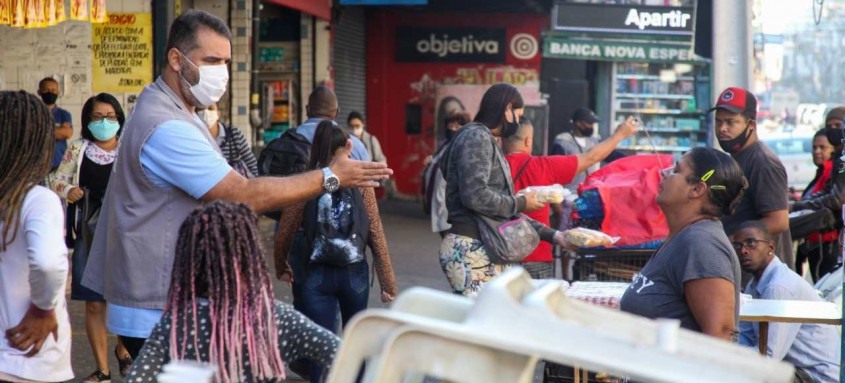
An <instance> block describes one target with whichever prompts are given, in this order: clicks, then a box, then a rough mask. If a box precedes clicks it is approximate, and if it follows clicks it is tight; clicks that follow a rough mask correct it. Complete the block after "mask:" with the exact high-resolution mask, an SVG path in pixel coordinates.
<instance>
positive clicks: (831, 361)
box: [731, 221, 840, 382]
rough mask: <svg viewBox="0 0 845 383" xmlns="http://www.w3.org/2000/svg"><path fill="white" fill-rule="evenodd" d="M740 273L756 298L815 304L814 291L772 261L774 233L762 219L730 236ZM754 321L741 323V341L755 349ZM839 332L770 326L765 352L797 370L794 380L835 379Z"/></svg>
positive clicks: (816, 326) (798, 325)
mask: <svg viewBox="0 0 845 383" xmlns="http://www.w3.org/2000/svg"><path fill="white" fill-rule="evenodd" d="M731 242H732V243H733V246H734V249H736V253H737V256H738V257H739V261H740V265H741V266H742V269H743V270H744V271H746V272H748V273H751V274H752V275H753V278H752V279H751V282H750V283H749V284H748V286H747V287H746V289H745V293H746V294H750V295H751V296H752V297H754V299H781V300H799V301H818V302H821V301H822V299H821V298H819V295H818V293H816V291H815V290H814V289H813V287H812V286H810V284H808V283H807V281H805V280H804V279H803V278H801V277H800V276H799V275H798V274H796V273H795V272H794V271H792V270H790V269H789V268H788V267H787V266H786V265H785V264H783V263H782V262H781V261H780V259H778V258H777V257H775V255H774V254H775V242H774V240H773V238H772V234H771V233H769V231H768V230H767V229H766V227H765V226H764V225H763V223H761V222H760V221H747V222H743V223H742V224H740V225H739V227H737V229H736V230H735V231H734V232H733V235H732V237H731ZM759 331H760V330H759V326H758V324H757V323H749V322H740V324H739V336H740V339H739V343H740V344H743V345H746V346H754V347H757V345H758V339H759V338H758V335H759ZM839 339H840V338H839V332H838V331H837V330H836V328H835V327H834V326H832V325H826V324H814V323H778V322H772V323H770V324H769V338H768V343H769V344H768V345H767V349H768V350H767V354H768V355H769V356H770V357H772V358H775V359H779V360H783V361H785V362H788V363H791V364H792V365H794V366H795V380H794V381H795V382H836V381H839V352H840V349H839V347H840V344H839Z"/></svg>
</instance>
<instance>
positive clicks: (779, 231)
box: [710, 87, 795, 279]
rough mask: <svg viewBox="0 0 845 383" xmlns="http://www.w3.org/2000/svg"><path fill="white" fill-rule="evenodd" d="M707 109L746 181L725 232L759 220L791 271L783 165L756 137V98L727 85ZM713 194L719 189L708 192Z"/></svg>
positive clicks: (721, 141) (725, 221) (724, 220)
mask: <svg viewBox="0 0 845 383" xmlns="http://www.w3.org/2000/svg"><path fill="white" fill-rule="evenodd" d="M710 111H716V117H715V118H714V121H715V131H716V137H717V138H718V139H719V146H720V147H722V150H724V151H726V152H728V153H730V154H731V156H732V157H733V158H734V160H736V162H737V163H739V166H740V167H741V168H742V171H743V173H745V178H746V179H747V180H748V189H746V190H745V194H744V195H743V197H742V201H740V203H739V206H737V208H736V211H735V212H734V214H733V215H730V216H726V217H724V218H722V224H723V225H724V226H725V231H726V232H727V233H729V234H730V233H732V232H733V231H734V230H736V228H737V227H738V226H739V225H740V224H741V223H743V222H745V221H753V220H759V221H762V222H763V224H764V225H766V229H768V231H769V232H770V233H772V235H773V236H774V240H775V243H776V245H777V246H776V249H777V250H776V251H777V253H778V258H780V260H781V261H783V263H785V264H786V265H787V266H789V268H790V269H793V270H794V269H795V257H794V255H793V254H792V237H791V236H790V234H789V201H788V199H787V191H788V189H789V188H788V186H787V181H786V168H784V167H783V164H782V163H781V162H780V159H779V158H778V157H777V155H775V153H774V152H772V150H771V149H770V148H769V147H768V146H766V144H764V143H763V142H762V141H760V140H759V139H758V138H757V98H756V97H754V94H752V93H751V92H750V91H748V90H747V89H743V88H739V87H730V88H727V89H725V90H724V91H722V93H721V94H720V95H719V98H718V99H717V100H716V106H714V107H713V108H711V109H710ZM716 193H719V191H718V190H713V191H711V194H716ZM711 198H718V196H711ZM743 279H745V278H743Z"/></svg>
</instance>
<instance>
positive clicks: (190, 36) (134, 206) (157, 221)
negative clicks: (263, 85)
mask: <svg viewBox="0 0 845 383" xmlns="http://www.w3.org/2000/svg"><path fill="white" fill-rule="evenodd" d="M230 60H231V31H230V30H229V28H228V26H227V25H226V23H225V22H224V21H223V20H221V19H219V18H217V17H216V16H214V15H212V14H210V13H208V12H204V11H200V10H190V11H187V12H184V13H182V14H181V15H180V16H179V17H177V18H176V19H175V20H174V21H173V24H172V25H171V27H170V34H169V36H168V39H167V47H166V54H165V65H164V67H163V69H162V74H161V76H160V77H159V78H158V79H157V80H156V81H155V82H154V83H153V84H150V85H149V86H147V87H146V88H145V89H144V91H143V92H141V94H140V95H139V97H138V102H137V104H136V106H135V109H134V112H133V114H132V115H131V116H130V118H129V119H127V121H126V124H125V126H124V133H123V134H122V135H121V138H120V151H119V153H118V157H117V160H116V161H115V164H114V169H113V171H112V175H111V177H110V178H109V186H108V189H107V191H106V196H105V198H104V201H103V206H102V208H101V213H100V220H99V221H98V225H97V229H96V234H95V235H94V243H93V244H92V246H91V252H90V254H89V258H88V263H87V264H86V267H85V274H84V276H83V278H82V284H83V285H84V286H86V287H88V288H90V289H92V290H94V291H96V292H99V293H101V294H103V295H104V296H105V298H106V300H107V301H108V323H107V324H108V328H109V330H110V331H111V332H113V333H115V334H117V335H118V336H119V337H120V339H121V340H122V341H123V344H124V345H125V346H126V348H127V350H128V351H129V353H130V355H131V356H132V357H133V358H135V357H137V355H138V353H139V352H140V349H141V347H142V346H143V344H144V342H145V338H147V337H148V336H149V335H150V332H151V331H152V329H153V327H154V326H155V325H156V323H158V321H159V319H160V317H161V315H162V310H163V309H164V308H165V306H166V304H167V299H168V296H169V289H170V285H171V280H170V272H171V269H172V267H173V261H174V257H175V254H176V251H177V250H176V248H175V246H176V239H177V233H178V229H179V226H180V225H181V223H182V221H184V219H185V217H187V215H188V214H190V212H191V211H192V210H194V209H196V208H197V207H200V206H201V205H202V204H203V203H204V202H210V201H215V200H225V201H231V202H238V203H243V204H246V205H247V206H249V207H250V208H252V209H253V210H255V211H256V212H259V213H260V212H265V211H270V210H278V209H280V208H282V207H284V206H287V205H290V204H293V203H297V202H302V201H307V200H309V199H311V198H314V197H316V196H318V195H320V194H321V193H323V192H325V191H334V190H337V189H338V188H339V187H374V186H377V185H378V181H379V180H382V179H385V178H387V177H388V176H389V174H390V173H391V171H390V170H389V169H387V168H386V166H385V165H383V164H379V163H373V162H369V161H367V162H363V161H356V160H353V159H351V157H353V154H352V151H353V144H352V142H347V145H346V147H345V148H343V149H342V150H344V153H349V154H347V155H339V156H338V158H337V159H336V160H335V161H334V162H333V163H332V164H329V166H327V167H325V168H323V169H320V170H313V171H308V172H304V173H301V174H297V175H293V176H289V177H256V178H249V179H247V178H244V177H243V176H241V175H240V174H239V173H238V172H236V171H233V170H232V168H231V167H230V166H229V165H228V163H227V162H226V159H225V158H224V157H223V155H222V154H221V152H220V149H219V148H218V147H217V145H216V142H215V141H214V138H213V137H211V135H210V133H209V132H208V129H207V127H206V126H205V124H204V123H203V122H202V121H201V120H200V119H199V118H198V117H197V115H196V109H197V108H205V107H207V106H208V105H211V104H213V103H214V102H217V101H219V99H220V98H221V97H222V96H223V94H224V93H225V91H226V90H227V89H228V79H229V76H228V67H227V64H228V63H229V61H230ZM312 136H313V133H312ZM359 145H360V146H361V147H363V144H360V143H359Z"/></svg>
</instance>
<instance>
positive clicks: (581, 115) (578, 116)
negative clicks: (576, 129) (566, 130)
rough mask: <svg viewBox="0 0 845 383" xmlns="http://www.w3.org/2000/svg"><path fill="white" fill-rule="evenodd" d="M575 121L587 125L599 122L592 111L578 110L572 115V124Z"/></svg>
mask: <svg viewBox="0 0 845 383" xmlns="http://www.w3.org/2000/svg"><path fill="white" fill-rule="evenodd" d="M575 121H585V122H587V123H589V124H595V123H597V122H599V117H598V116H596V114H595V113H594V112H593V111H592V110H589V109H587V108H580V109H578V110H576V111H575V113H572V122H575Z"/></svg>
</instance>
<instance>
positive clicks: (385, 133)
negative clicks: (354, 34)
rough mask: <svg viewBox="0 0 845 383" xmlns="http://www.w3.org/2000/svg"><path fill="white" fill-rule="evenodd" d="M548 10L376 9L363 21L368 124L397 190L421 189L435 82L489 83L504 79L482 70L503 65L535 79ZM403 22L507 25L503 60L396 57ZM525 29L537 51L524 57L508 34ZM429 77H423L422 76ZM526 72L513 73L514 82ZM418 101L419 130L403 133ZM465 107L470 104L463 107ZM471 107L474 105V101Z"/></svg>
mask: <svg viewBox="0 0 845 383" xmlns="http://www.w3.org/2000/svg"><path fill="white" fill-rule="evenodd" d="M548 22H549V17H548V15H538V14H466V13H463V14H435V13H421V12H415V13H410V12H406V11H398V10H378V11H374V12H373V13H371V14H369V15H368V21H367V129H368V131H370V132H371V133H373V134H375V135H376V137H378V138H379V141H380V142H381V143H382V148H383V149H384V152H385V155H386V157H387V160H388V164H389V165H390V167H391V168H392V169H393V170H394V172H395V180H396V186H397V189H398V191H399V192H400V193H401V194H405V195H419V194H420V174H421V173H422V170H423V160H424V159H425V157H426V156H428V155H430V154H432V153H433V152H434V150H435V149H436V147H435V145H436V144H435V137H434V114H435V110H434V109H435V108H436V105H435V99H434V98H435V95H434V94H435V88H436V86H437V85H438V84H474V85H479V84H493V83H495V82H500V81H502V78H501V77H499V78H498V79H493V78H491V79H487V78H485V77H487V72H486V70H489V69H499V70H501V68H503V67H510V68H513V69H514V71H515V72H519V73H522V74H524V73H526V70H528V71H527V72H529V73H532V74H533V76H532V75H529V76H528V77H532V78H528V80H529V81H533V82H535V83H536V82H537V81H539V73H540V60H541V56H542V52H541V51H542V43H541V40H540V32H541V31H543V30H547V29H548ZM400 26H407V27H420V28H425V27H479V28H506V29H507V37H506V40H505V44H504V46H503V47H501V48H502V49H504V50H505V51H506V52H507V53H506V59H505V63H504V64H489V63H488V64H476V63H439V62H423V63H405V62H402V63H399V62H396V60H395V51H396V38H397V36H396V33H395V32H396V31H395V30H396V28H397V27H400ZM517 33H528V34H530V35H532V36H534V38H535V39H536V41H537V54H536V55H534V56H533V57H532V58H530V59H527V60H522V59H519V58H517V57H515V56H513V54H512V52H511V50H510V42H511V37H512V36H514V35H515V34H517ZM426 76H427V77H428V80H430V81H422V80H423V79H424V78H425V77H426ZM525 80H526V78H525V76H524V75H521V76H515V78H514V79H513V81H511V82H515V83H516V84H517V85H524V84H519V82H521V81H525ZM409 103H414V104H420V105H422V109H423V123H422V133H421V134H414V135H408V134H406V132H405V106H406V105H407V104H409ZM467 107H468V108H469V106H467ZM471 109H473V110H474V109H477V105H473V106H472V107H471Z"/></svg>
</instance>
